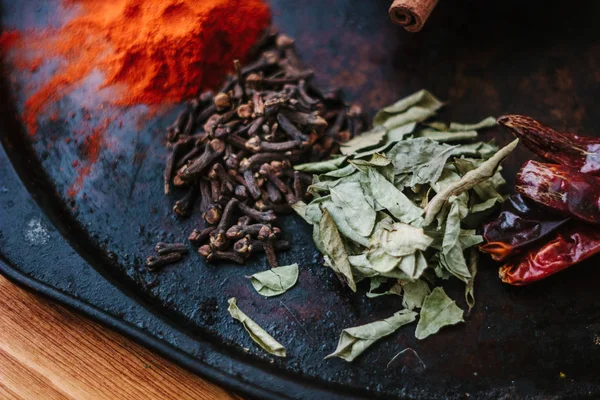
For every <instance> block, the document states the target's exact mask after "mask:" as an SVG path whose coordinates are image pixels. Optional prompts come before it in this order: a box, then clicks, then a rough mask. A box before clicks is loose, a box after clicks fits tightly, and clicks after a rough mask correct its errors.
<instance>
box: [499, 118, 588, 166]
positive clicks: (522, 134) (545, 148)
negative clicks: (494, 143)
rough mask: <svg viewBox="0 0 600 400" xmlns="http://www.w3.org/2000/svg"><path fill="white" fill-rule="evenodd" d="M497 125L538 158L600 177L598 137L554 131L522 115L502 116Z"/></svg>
mask: <svg viewBox="0 0 600 400" xmlns="http://www.w3.org/2000/svg"><path fill="white" fill-rule="evenodd" d="M498 123H499V124H501V125H504V126H506V127H507V128H508V129H510V130H511V131H512V132H513V134H514V135H515V136H516V137H518V138H519V139H521V143H524V144H525V146H527V147H528V148H529V149H530V150H531V151H533V152H534V153H535V154H537V155H538V156H540V157H542V158H545V159H546V160H550V161H554V162H555V163H558V164H562V165H568V166H570V167H572V168H576V169H578V170H579V171H581V172H583V173H586V174H600V138H595V137H585V136H579V135H573V134H570V133H564V132H557V131H555V130H554V129H552V128H550V127H548V126H545V125H542V124H540V123H539V122H537V121H536V120H534V119H533V118H530V117H525V116H523V115H504V116H502V117H500V118H498Z"/></svg>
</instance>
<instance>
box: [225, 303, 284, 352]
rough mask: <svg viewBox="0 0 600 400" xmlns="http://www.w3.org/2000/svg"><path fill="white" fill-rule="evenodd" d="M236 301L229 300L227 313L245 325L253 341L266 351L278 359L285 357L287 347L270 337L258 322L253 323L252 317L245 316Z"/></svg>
mask: <svg viewBox="0 0 600 400" xmlns="http://www.w3.org/2000/svg"><path fill="white" fill-rule="evenodd" d="M236 301H237V300H236V298H235V297H232V298H230V299H229V300H228V303H229V308H227V311H229V314H231V316H232V317H233V318H234V319H237V320H238V321H240V322H241V323H242V325H244V329H246V331H247V332H248V333H249V334H250V337H251V338H252V340H254V341H255V342H256V344H258V345H259V346H260V347H262V348H263V349H264V350H265V351H267V352H268V353H270V354H273V355H274V356H277V357H285V347H283V345H281V343H279V342H278V341H277V340H275V339H274V338H273V336H271V335H269V334H268V333H267V332H266V331H265V330H264V329H263V328H261V327H260V326H259V325H258V324H257V323H256V322H254V321H252V319H250V317H248V316H247V315H246V314H244V312H243V311H242V310H240V309H239V307H238V306H237V304H236Z"/></svg>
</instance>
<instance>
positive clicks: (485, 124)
mask: <svg viewBox="0 0 600 400" xmlns="http://www.w3.org/2000/svg"><path fill="white" fill-rule="evenodd" d="M496 125H498V123H497V122H496V118H494V117H487V118H485V119H483V120H481V121H479V122H477V123H474V124H459V123H456V122H451V123H450V126H449V128H448V129H449V130H451V131H454V132H459V131H478V130H480V129H487V128H493V127H494V126H496Z"/></svg>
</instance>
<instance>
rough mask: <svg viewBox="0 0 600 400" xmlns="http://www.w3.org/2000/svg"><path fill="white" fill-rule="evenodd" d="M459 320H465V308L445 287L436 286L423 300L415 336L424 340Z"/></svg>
mask: <svg viewBox="0 0 600 400" xmlns="http://www.w3.org/2000/svg"><path fill="white" fill-rule="evenodd" d="M459 322H464V319H463V310H461V309H460V307H458V306H457V305H456V303H455V302H454V301H453V300H452V299H450V298H449V297H448V296H447V295H446V292H444V289H442V288H441V287H436V288H435V289H433V291H432V292H431V294H430V295H429V296H427V297H426V298H425V301H424V302H423V307H422V308H421V316H420V318H419V323H418V324H417V330H416V331H415V336H416V338H417V339H419V340H422V339H425V338H426V337H427V336H429V335H433V334H434V333H437V332H438V331H439V330H440V329H441V328H443V327H445V326H449V325H455V324H457V323H459Z"/></svg>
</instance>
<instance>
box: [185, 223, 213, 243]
mask: <svg viewBox="0 0 600 400" xmlns="http://www.w3.org/2000/svg"><path fill="white" fill-rule="evenodd" d="M215 229H217V227H216V226H209V227H208V228H204V229H202V230H198V229H194V230H193V231H192V233H190V236H188V240H189V241H190V242H192V243H193V244H201V243H202V242H205V241H207V240H208V239H209V238H210V234H211V232H212V231H214V230H215Z"/></svg>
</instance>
